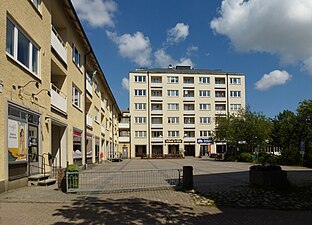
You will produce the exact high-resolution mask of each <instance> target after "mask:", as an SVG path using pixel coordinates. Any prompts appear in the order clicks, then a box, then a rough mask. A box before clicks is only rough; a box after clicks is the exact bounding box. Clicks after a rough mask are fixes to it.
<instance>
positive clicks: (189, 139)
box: [184, 137, 196, 142]
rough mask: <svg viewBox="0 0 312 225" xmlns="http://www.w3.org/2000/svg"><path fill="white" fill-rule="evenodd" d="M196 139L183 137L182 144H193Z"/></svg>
mask: <svg viewBox="0 0 312 225" xmlns="http://www.w3.org/2000/svg"><path fill="white" fill-rule="evenodd" d="M195 141H196V138H195V137H184V142H195Z"/></svg>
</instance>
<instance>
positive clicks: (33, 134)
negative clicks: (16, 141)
mask: <svg viewBox="0 0 312 225" xmlns="http://www.w3.org/2000/svg"><path fill="white" fill-rule="evenodd" d="M38 155H39V147H38V126H33V125H28V162H29V164H28V166H29V167H28V168H29V170H28V173H29V176H31V175H34V174H38V173H39V171H40V168H39V157H38Z"/></svg>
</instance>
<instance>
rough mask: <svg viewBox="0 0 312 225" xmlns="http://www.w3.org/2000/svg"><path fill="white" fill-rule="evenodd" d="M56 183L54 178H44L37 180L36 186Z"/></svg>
mask: <svg viewBox="0 0 312 225" xmlns="http://www.w3.org/2000/svg"><path fill="white" fill-rule="evenodd" d="M55 183H56V179H53V178H49V179H45V180H41V181H38V184H37V185H38V186H49V185H52V184H55Z"/></svg>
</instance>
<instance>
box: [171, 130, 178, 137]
mask: <svg viewBox="0 0 312 225" xmlns="http://www.w3.org/2000/svg"><path fill="white" fill-rule="evenodd" d="M168 137H179V131H178V130H169V131H168Z"/></svg>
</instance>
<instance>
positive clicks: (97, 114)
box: [94, 107, 100, 123]
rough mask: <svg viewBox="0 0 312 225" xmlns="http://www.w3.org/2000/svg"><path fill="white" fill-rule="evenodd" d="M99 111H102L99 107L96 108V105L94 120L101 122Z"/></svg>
mask: <svg viewBox="0 0 312 225" xmlns="http://www.w3.org/2000/svg"><path fill="white" fill-rule="evenodd" d="M99 113H100V111H99V109H98V108H96V107H94V121H95V122H97V123H98V122H99V119H100V118H99Z"/></svg>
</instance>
